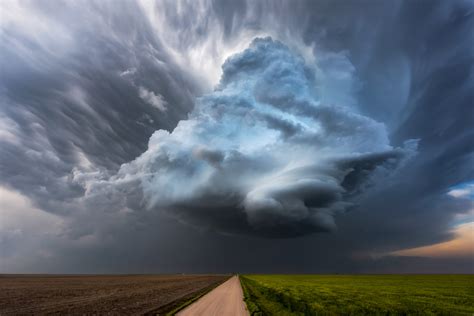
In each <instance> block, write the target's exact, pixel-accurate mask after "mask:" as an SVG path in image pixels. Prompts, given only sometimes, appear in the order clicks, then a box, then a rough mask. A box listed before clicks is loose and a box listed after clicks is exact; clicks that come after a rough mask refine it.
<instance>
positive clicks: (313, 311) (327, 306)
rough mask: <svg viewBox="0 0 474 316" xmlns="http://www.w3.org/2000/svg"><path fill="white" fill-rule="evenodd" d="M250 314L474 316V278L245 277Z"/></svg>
mask: <svg viewBox="0 0 474 316" xmlns="http://www.w3.org/2000/svg"><path fill="white" fill-rule="evenodd" d="M241 283H242V287H243V290H244V296H245V301H246V303H247V307H248V309H249V311H250V312H251V315H474V275H357V276H356V275H245V276H241Z"/></svg>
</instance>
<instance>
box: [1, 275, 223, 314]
mask: <svg viewBox="0 0 474 316" xmlns="http://www.w3.org/2000/svg"><path fill="white" fill-rule="evenodd" d="M228 278H229V276H224V275H189V276H182V275H120V276H119V275H98V276H93V275H91V276H70V275H69V276H68V275H0V315H33V314H34V315H44V314H56V315H71V314H72V315H92V314H95V315H104V314H108V315H131V314H133V315H137V314H138V315H139V314H147V313H148V314H166V312H168V311H169V310H172V309H173V308H175V307H176V306H177V305H179V304H181V303H184V302H185V301H187V300H189V299H191V298H193V297H194V296H196V295H199V294H200V293H201V292H203V291H206V290H207V289H209V288H212V287H214V286H216V285H217V284H219V283H221V282H223V281H225V280H226V279H228Z"/></svg>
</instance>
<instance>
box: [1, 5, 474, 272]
mask: <svg viewBox="0 0 474 316" xmlns="http://www.w3.org/2000/svg"><path fill="white" fill-rule="evenodd" d="M473 29H474V2H472V1H469V0H466V1H461V0H460V1H456V0H453V1H441V0H440V1H431V0H430V1H423V0H422V1H376V0H367V1H366V0H354V1H348V0H346V1H339V0H336V1H334V0H331V1H329V0H327V1H320V0H310V1H303V0H298V1H289V0H287V1H277V0H272V1H243V0H242V1H234V0H229V1H224V0H221V1H217V0H216V1H197V0H192V1H174V0H173V1H125V0H119V1H92V0H91V1H89V0H88V1H79V2H74V1H52V0H39V1H37V0H35V1H33V0H31V1H26V0H25V1H13V0H12V1H1V2H0V273H41V272H43V273H44V272H46V273H171V272H173V273H174V272H189V273H191V272H268V273H271V272H280V273H285V272H287V273H289V272H291V273H298V272H300V273H311V272H312V273H382V272H390V273H392V272H394V273H397V272H403V273H407V272H409V273H410V272H414V273H419V272H422V273H442V272H444V273H466V272H467V273H474V68H473V65H474V45H472V43H474V32H473V31H472V30H473Z"/></svg>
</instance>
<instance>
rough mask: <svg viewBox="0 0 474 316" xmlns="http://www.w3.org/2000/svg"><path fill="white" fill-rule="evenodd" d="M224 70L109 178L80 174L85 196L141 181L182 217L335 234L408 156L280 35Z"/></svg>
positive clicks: (409, 149)
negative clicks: (338, 99)
mask: <svg viewBox="0 0 474 316" xmlns="http://www.w3.org/2000/svg"><path fill="white" fill-rule="evenodd" d="M222 68H223V74H222V77H221V80H220V82H219V84H218V86H217V88H216V89H215V90H214V91H213V92H212V93H209V94H206V95H204V96H202V97H200V98H198V100H197V101H196V105H195V107H194V110H193V111H192V112H191V113H190V114H189V118H188V119H187V120H182V121H180V122H179V123H178V125H177V127H176V128H175V129H174V130H173V131H172V132H167V131H165V130H158V131H156V132H155V133H154V134H153V135H152V136H151V138H150V141H149V143H148V149H147V151H146V152H145V153H143V154H142V155H141V156H140V157H138V158H137V159H135V160H134V161H132V162H130V163H127V164H124V165H122V167H121V168H120V170H119V172H118V174H117V175H115V176H113V177H112V178H110V179H109V180H106V181H104V180H101V181H99V182H95V180H92V181H86V182H85V186H86V187H88V188H89V189H88V191H87V193H86V198H87V197H88V196H98V195H104V194H109V192H117V190H116V189H115V188H114V187H115V186H117V185H120V186H126V183H129V184H130V185H133V186H136V185H137V184H139V186H140V188H141V190H142V191H143V193H142V194H143V198H144V201H145V204H146V206H147V208H149V209H152V210H155V211H165V212H166V213H167V214H169V215H171V216H175V217H178V218H179V219H180V220H182V221H184V222H188V223H192V224H195V225H197V226H204V227H209V228H212V229H215V230H220V231H223V232H231V233H232V232H237V233H250V234H257V235H263V236H273V237H286V236H296V235H304V234H308V233H311V232H319V231H331V230H333V229H334V228H335V227H336V223H335V221H334V216H335V215H336V213H342V212H345V211H346V210H347V209H348V207H349V206H351V205H353V203H354V200H355V199H357V196H358V195H360V194H361V193H363V191H364V188H367V187H370V186H371V185H375V184H376V182H377V177H380V175H382V174H384V175H388V174H389V173H390V171H393V170H394V169H395V168H396V167H397V166H398V165H400V164H401V163H402V162H403V161H404V160H406V158H408V157H410V156H412V155H413V154H414V150H415V149H416V141H413V140H412V141H408V142H406V148H393V147H392V146H391V145H390V143H389V141H388V137H387V131H386V129H385V126H384V124H382V123H379V122H376V121H374V120H373V119H371V118H369V117H366V116H363V115H361V114H358V113H356V112H355V111H354V110H353V109H351V108H350V107H347V106H344V105H343V104H325V103H323V102H321V100H320V97H319V95H318V90H317V84H316V79H317V76H318V74H317V73H316V72H315V70H314V69H312V68H310V67H308V66H307V65H306V64H305V61H304V59H303V58H302V57H301V56H300V55H298V53H296V52H292V51H291V50H290V49H289V48H288V47H286V46H285V45H284V44H282V43H281V42H278V41H274V40H272V39H271V38H269V37H267V38H257V39H255V40H253V42H252V43H251V44H250V46H249V48H247V49H246V50H244V51H243V52H241V53H238V54H235V55H233V56H231V57H230V58H229V59H227V60H226V62H225V63H224V65H223V66H222ZM118 192H119V191H118ZM110 207H114V208H119V207H117V206H116V205H111V206H109V208H110Z"/></svg>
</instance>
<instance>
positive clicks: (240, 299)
mask: <svg viewBox="0 0 474 316" xmlns="http://www.w3.org/2000/svg"><path fill="white" fill-rule="evenodd" d="M177 315H178V316H222V315H225V316H248V315H249V313H248V312H247V310H246V308H245V303H244V296H243V293H242V287H241V286H240V281H239V278H238V277H237V276H233V277H232V278H230V279H229V280H227V281H226V282H224V283H223V284H221V285H219V286H218V287H217V288H215V289H214V290H212V291H211V292H209V293H207V294H206V295H204V296H203V297H202V298H200V299H199V300H198V301H196V302H195V303H194V304H191V305H189V306H188V307H187V308H185V309H184V310H182V311H181V312H179V313H178V314H177Z"/></svg>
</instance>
